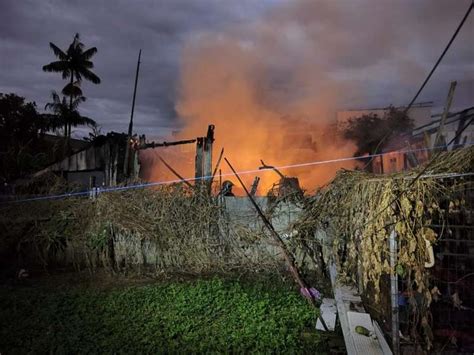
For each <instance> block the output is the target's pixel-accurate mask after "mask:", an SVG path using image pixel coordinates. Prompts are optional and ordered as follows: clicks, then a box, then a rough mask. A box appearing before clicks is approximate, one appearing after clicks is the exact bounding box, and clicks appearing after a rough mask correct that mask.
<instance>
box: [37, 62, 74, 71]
mask: <svg viewBox="0 0 474 355" xmlns="http://www.w3.org/2000/svg"><path fill="white" fill-rule="evenodd" d="M43 71H45V72H52V73H64V72H68V73H69V66H68V63H67V62H65V61H61V60H58V61H56V62H51V63H49V64H47V65H44V66H43Z"/></svg>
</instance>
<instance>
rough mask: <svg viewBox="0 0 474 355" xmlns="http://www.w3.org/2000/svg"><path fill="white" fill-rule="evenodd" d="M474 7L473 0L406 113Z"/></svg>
mask: <svg viewBox="0 0 474 355" xmlns="http://www.w3.org/2000/svg"><path fill="white" fill-rule="evenodd" d="M473 8H474V0H473V1H472V2H471V5H469V8H468V9H467V11H466V14H465V15H464V17H463V19H462V20H461V23H460V24H459V26H458V28H456V31H455V32H454V34H453V36H452V37H451V39H450V40H449V42H448V44H447V46H446V48H444V51H443V53H441V56H440V57H439V58H438V60H437V61H436V63H435V65H434V67H433V69H431V71H430V73H429V74H428V76H427V77H426V79H425V81H424V82H423V84H422V85H421V87H420V89H419V90H418V92H417V93H416V95H415V97H414V98H413V100H411V102H410V104H409V105H408V106H407V108H406V109H405V113H406V112H408V110H409V109H410V107H411V106H412V105H413V104H414V102H415V101H416V99H417V98H418V96H419V95H420V93H421V92H422V91H423V89H424V88H425V85H426V84H427V83H428V81H429V80H430V78H431V76H432V75H433V73H434V71H435V70H436V68H437V67H438V65H439V63H441V60H442V59H443V57H444V55H445V54H446V52H447V51H448V49H449V47H451V44H452V43H453V42H454V39H455V38H456V36H457V35H458V33H459V31H460V30H461V28H462V26H463V25H464V22H466V20H467V18H468V17H469V14H470V13H471V11H472V9H473Z"/></svg>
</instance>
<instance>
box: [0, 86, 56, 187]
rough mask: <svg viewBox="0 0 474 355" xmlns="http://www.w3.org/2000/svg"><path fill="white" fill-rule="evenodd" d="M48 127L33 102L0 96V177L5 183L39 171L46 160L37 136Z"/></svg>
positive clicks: (0, 94)
mask: <svg viewBox="0 0 474 355" xmlns="http://www.w3.org/2000/svg"><path fill="white" fill-rule="evenodd" d="M48 128H49V122H48V117H46V116H43V115H41V114H39V113H38V112H37V110H36V104H35V103H34V102H26V101H25V98H23V97H21V96H18V95H15V94H2V93H0V178H2V180H8V179H11V178H15V177H18V176H22V175H24V174H27V173H31V172H32V171H35V170H36V169H39V168H40V167H41V166H42V165H43V164H44V163H45V161H46V160H47V156H46V155H45V154H44V153H43V151H42V148H43V145H42V142H41V140H40V138H41V133H42V132H45V131H46V130H48Z"/></svg>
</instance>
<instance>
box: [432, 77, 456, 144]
mask: <svg viewBox="0 0 474 355" xmlns="http://www.w3.org/2000/svg"><path fill="white" fill-rule="evenodd" d="M455 89H456V82H455V81H453V82H451V86H450V87H449V93H448V98H447V99H446V105H445V106H444V111H443V115H442V116H441V119H440V121H439V127H438V132H436V138H435V140H434V147H433V148H434V150H435V151H441V150H442V149H440V147H438V146H439V145H440V144H441V135H442V134H443V128H444V124H445V123H446V119H447V118H448V114H449V109H450V108H451V103H452V102H453V97H454V90H455ZM441 148H443V147H441ZM446 148H447V147H446Z"/></svg>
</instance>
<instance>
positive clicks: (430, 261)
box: [423, 237, 435, 269]
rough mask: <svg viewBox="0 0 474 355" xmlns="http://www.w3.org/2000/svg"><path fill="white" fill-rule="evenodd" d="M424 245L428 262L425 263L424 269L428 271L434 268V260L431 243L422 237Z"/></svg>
mask: <svg viewBox="0 0 474 355" xmlns="http://www.w3.org/2000/svg"><path fill="white" fill-rule="evenodd" d="M423 239H424V240H425V243H426V251H427V252H428V261H425V268H427V269H429V268H431V267H433V266H434V264H435V258H434V251H433V246H432V245H431V242H430V241H429V240H427V239H426V238H425V237H423Z"/></svg>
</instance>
